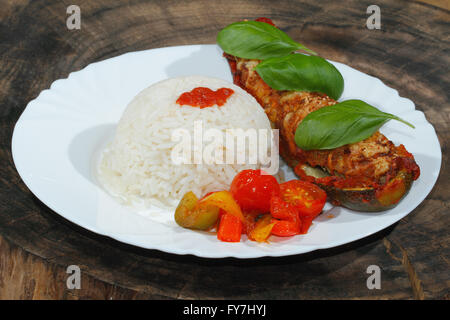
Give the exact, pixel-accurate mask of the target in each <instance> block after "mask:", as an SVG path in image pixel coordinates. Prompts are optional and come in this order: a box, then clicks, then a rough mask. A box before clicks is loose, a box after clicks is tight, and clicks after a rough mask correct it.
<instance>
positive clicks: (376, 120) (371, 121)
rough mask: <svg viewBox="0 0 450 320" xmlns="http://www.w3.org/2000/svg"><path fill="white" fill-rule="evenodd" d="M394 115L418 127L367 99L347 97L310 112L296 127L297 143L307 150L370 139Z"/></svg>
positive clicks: (395, 118) (331, 147)
mask: <svg viewBox="0 0 450 320" xmlns="http://www.w3.org/2000/svg"><path fill="white" fill-rule="evenodd" d="M391 119H394V120H398V121H401V122H403V123H405V124H407V125H408V126H410V127H412V128H414V126H413V125H412V124H410V123H408V122H406V121H404V120H402V119H400V118H399V117H397V116H394V115H392V114H390V113H386V112H382V111H380V110H378V109H377V108H375V107H373V106H371V105H369V104H367V103H365V102H364V101H361V100H346V101H343V102H341V103H338V104H335V105H332V106H328V107H323V108H321V109H319V110H316V111H314V112H311V113H310V114H308V115H307V116H306V117H305V118H304V119H303V121H302V122H300V124H299V125H298V127H297V130H296V131H295V143H296V144H297V146H298V147H299V148H300V149H303V150H322V149H334V148H338V147H341V146H343V145H346V144H350V143H355V142H359V141H362V140H364V139H367V138H368V137H370V136H371V135H372V134H374V133H375V132H376V131H377V130H378V129H379V128H380V127H381V126H382V125H383V124H384V123H385V122H386V121H388V120H391Z"/></svg>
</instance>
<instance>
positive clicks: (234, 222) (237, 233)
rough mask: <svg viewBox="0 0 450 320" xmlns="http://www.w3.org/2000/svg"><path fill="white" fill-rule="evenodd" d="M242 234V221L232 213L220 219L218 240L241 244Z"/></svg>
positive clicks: (225, 214)
mask: <svg viewBox="0 0 450 320" xmlns="http://www.w3.org/2000/svg"><path fill="white" fill-rule="evenodd" d="M241 233H242V221H241V220H240V219H239V218H238V217H236V216H234V215H232V214H230V213H224V214H223V215H222V216H221V217H220V221H219V227H218V229H217V239H219V240H220V241H225V242H239V241H240V240H241Z"/></svg>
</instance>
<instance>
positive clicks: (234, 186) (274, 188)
mask: <svg viewBox="0 0 450 320" xmlns="http://www.w3.org/2000/svg"><path fill="white" fill-rule="evenodd" d="M230 192H231V194H232V195H233V198H234V199H235V200H236V202H237V203H238V204H239V206H240V207H241V209H242V210H245V211H252V210H257V211H259V212H260V213H267V212H269V211H270V199H271V198H272V196H277V195H279V193H280V185H279V184H278V181H277V179H275V177H273V176H271V175H269V174H265V173H264V172H263V171H261V170H243V171H241V172H239V173H238V174H237V175H236V177H234V179H233V182H231V187H230Z"/></svg>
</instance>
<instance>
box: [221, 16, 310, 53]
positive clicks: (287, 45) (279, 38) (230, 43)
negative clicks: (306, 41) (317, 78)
mask: <svg viewBox="0 0 450 320" xmlns="http://www.w3.org/2000/svg"><path fill="white" fill-rule="evenodd" d="M217 43H218V44H219V46H220V47H221V48H222V50H223V51H225V52H226V53H228V54H231V55H233V56H237V57H240V58H245V59H259V60H262V59H267V58H273V57H283V56H285V55H287V54H289V53H291V52H294V51H296V50H304V51H306V52H308V53H311V54H316V53H315V52H314V51H312V50H311V49H308V48H307V47H305V46H304V45H302V44H301V43H298V42H296V41H294V40H292V39H291V38H290V37H289V36H288V35H287V34H286V33H284V32H283V31H281V30H280V29H278V28H276V27H274V26H272V25H271V24H269V23H266V22H260V21H240V22H235V23H232V24H230V25H228V26H227V27H225V28H224V29H222V30H221V31H220V32H219V34H218V35H217Z"/></svg>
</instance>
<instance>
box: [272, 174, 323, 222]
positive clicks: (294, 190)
mask: <svg viewBox="0 0 450 320" xmlns="http://www.w3.org/2000/svg"><path fill="white" fill-rule="evenodd" d="M280 196H281V198H282V199H283V200H284V201H286V202H288V203H290V204H291V205H293V206H294V207H296V208H297V209H298V212H299V215H300V217H301V218H302V217H312V218H315V217H316V216H317V215H318V214H319V213H320V212H322V209H323V206H324V205H325V202H326V200H327V194H326V193H325V191H323V190H322V189H321V188H319V187H318V186H316V185H315V184H312V183H310V182H306V181H302V180H291V181H287V182H284V183H282V184H280Z"/></svg>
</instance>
